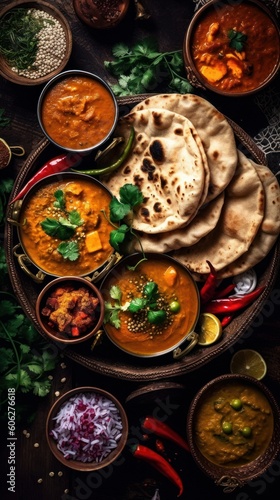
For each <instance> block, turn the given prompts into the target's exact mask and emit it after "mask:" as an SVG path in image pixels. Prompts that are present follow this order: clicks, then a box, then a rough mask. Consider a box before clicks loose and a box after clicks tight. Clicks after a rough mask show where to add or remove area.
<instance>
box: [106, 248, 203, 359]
mask: <svg viewBox="0 0 280 500" xmlns="http://www.w3.org/2000/svg"><path fill="white" fill-rule="evenodd" d="M139 259H141V256H140V257H139ZM101 292H102V295H103V297H104V299H105V321H104V323H105V329H106V332H107V334H108V335H109V337H110V339H111V340H112V341H113V343H115V344H116V345H117V346H118V347H120V348H121V349H122V350H124V351H126V352H127V353H129V354H133V355H136V356H143V357H145V356H153V355H157V354H162V353H164V352H168V351H169V350H171V349H172V348H173V347H175V346H176V345H178V344H179V343H180V342H181V341H182V340H183V339H185V338H186V336H187V334H189V333H190V332H191V331H193V328H194V326H195V324H196V321H197V317H198V310H199V298H198V292H197V288H196V285H195V284H194V282H193V280H192V278H191V277H190V275H189V273H188V272H187V271H186V270H185V269H183V268H182V267H181V266H180V265H179V264H177V263H176V261H173V260H172V262H171V261H170V260H169V259H165V258H163V257H162V258H160V256H157V257H148V258H147V260H144V261H142V262H141V263H140V264H138V265H137V267H136V269H132V270H131V269H128V266H127V265H126V263H125V262H124V263H123V264H122V262H121V263H119V264H118V267H117V270H112V271H111V272H110V273H109V275H108V276H107V278H105V281H104V282H103V284H102V286H101Z"/></svg>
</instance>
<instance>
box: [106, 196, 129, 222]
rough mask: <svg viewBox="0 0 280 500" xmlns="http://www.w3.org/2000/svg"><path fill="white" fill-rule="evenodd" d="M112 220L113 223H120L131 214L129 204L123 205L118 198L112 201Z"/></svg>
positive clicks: (110, 206) (114, 197)
mask: <svg viewBox="0 0 280 500" xmlns="http://www.w3.org/2000/svg"><path fill="white" fill-rule="evenodd" d="M109 208H110V220H111V221H112V222H119V221H120V220H122V219H124V217H125V216H126V215H127V214H128V213H129V212H130V209H131V206H130V204H128V203H122V202H121V201H119V200H118V199H117V198H116V196H113V198H112V199H111V201H110V205H109Z"/></svg>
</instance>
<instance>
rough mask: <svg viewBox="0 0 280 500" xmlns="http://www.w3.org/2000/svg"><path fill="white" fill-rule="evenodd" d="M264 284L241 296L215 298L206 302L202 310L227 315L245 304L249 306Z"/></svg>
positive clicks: (263, 287)
mask: <svg viewBox="0 0 280 500" xmlns="http://www.w3.org/2000/svg"><path fill="white" fill-rule="evenodd" d="M264 289H265V286H261V287H259V288H256V289H255V290H254V291H253V292H251V293H247V294H246V295H244V296H242V297H229V298H227V299H216V300H212V301H211V302H208V304H206V305H205V306H204V308H203V312H209V313H212V314H217V315H219V314H225V315H227V316H228V315H229V314H230V313H232V312H234V311H239V310H240V309H243V308H244V307H246V306H249V305H250V304H252V302H254V300H255V299H256V298H257V297H259V295H260V294H261V293H262V292H263V290H264Z"/></svg>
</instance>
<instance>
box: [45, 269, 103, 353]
mask: <svg viewBox="0 0 280 500" xmlns="http://www.w3.org/2000/svg"><path fill="white" fill-rule="evenodd" d="M67 287H71V288H73V290H78V289H80V288H85V289H86V290H87V291H88V292H89V294H90V296H92V297H93V298H96V299H98V304H97V306H96V309H95V310H94V318H93V324H91V326H89V327H87V328H86V330H85V331H84V332H83V333H80V334H79V335H78V336H72V335H71V334H70V333H69V334H68V333H66V332H64V331H59V329H58V328H56V327H55V326H53V324H52V323H51V322H50V320H49V317H48V316H46V315H44V314H43V313H42V311H43V310H44V308H46V303H47V299H48V298H49V297H50V296H51V294H52V293H53V292H54V291H55V290H56V289H58V288H62V289H63V288H67ZM69 312H70V313H71V312H73V309H70V310H69ZM35 313H36V317H37V320H38V323H39V326H40V328H41V329H42V331H43V332H44V333H45V335H46V336H47V337H49V338H50V339H51V340H52V341H55V342H60V343H62V344H67V345H73V344H78V343H80V342H84V341H86V340H89V339H91V338H92V337H93V336H94V335H97V334H98V331H99V330H100V328H101V326H102V323H103V319H104V300H103V297H102V295H101V293H100V291H99V290H98V288H97V287H96V286H95V285H94V284H93V283H91V282H90V281H88V280H87V279H85V278H79V277H74V276H64V277H63V278H57V279H55V280H53V281H50V282H49V283H48V284H47V285H46V286H45V287H44V288H43V290H42V291H41V292H40V293H39V295H38V298H37V300H36V305H35Z"/></svg>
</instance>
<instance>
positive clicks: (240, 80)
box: [191, 2, 280, 93]
mask: <svg viewBox="0 0 280 500" xmlns="http://www.w3.org/2000/svg"><path fill="white" fill-rule="evenodd" d="M191 48H192V55H193V61H194V64H195V67H196V69H197V71H198V72H199V73H200V74H201V75H202V77H203V78H204V79H205V81H206V82H208V84H210V85H211V86H213V87H215V88H217V89H219V90H221V91H227V92H232V93H238V92H246V91H250V90H253V89H255V88H257V87H259V86H260V85H261V84H262V83H264V82H265V81H266V80H267V78H268V77H269V76H270V75H271V73H272V72H273V71H274V70H275V68H276V65H277V63H278V61H279V57H280V39H279V32H278V30H277V28H276V26H275V25H274V23H273V22H272V20H271V19H270V17H269V16H268V15H267V14H266V13H264V12H263V11H262V10H261V9H260V8H259V7H258V6H256V5H253V4H252V3H249V2H240V3H238V5H236V4H235V5H224V4H221V5H220V4H217V5H216V6H215V5H214V6H213V8H211V9H208V10H207V11H206V12H205V15H204V17H203V18H202V20H201V21H199V22H198V24H197V26H196V27H195V29H194V33H193V37H192V47H191Z"/></svg>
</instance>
